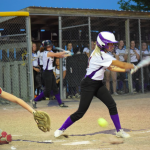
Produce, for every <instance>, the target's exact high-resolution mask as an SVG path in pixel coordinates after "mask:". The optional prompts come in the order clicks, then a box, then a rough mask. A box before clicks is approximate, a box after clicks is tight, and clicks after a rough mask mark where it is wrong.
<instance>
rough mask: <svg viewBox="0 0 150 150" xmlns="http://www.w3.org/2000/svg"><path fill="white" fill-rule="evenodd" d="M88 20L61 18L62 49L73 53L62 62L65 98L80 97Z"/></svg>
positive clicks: (86, 61) (84, 66)
mask: <svg viewBox="0 0 150 150" xmlns="http://www.w3.org/2000/svg"><path fill="white" fill-rule="evenodd" d="M88 44H89V34H88V18H87V17H77V16H65V17H62V47H63V48H64V49H66V50H69V51H71V52H73V53H74V55H73V56H71V57H67V58H66V59H64V60H63V65H64V66H65V67H66V78H65V80H64V85H65V87H66V93H67V94H66V96H67V98H75V97H76V98H79V97H80V82H81V80H82V79H83V77H84V76H85V74H86V67H87V63H88V56H87V55H86V53H84V52H83V49H84V48H88Z"/></svg>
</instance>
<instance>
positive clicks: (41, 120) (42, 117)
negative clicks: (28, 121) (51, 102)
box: [33, 111, 50, 132]
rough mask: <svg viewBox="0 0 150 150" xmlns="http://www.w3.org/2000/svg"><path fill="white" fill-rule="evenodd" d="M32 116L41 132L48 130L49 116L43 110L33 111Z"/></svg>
mask: <svg viewBox="0 0 150 150" xmlns="http://www.w3.org/2000/svg"><path fill="white" fill-rule="evenodd" d="M33 116H34V120H35V122H36V123H37V126H38V128H39V129H40V130H42V131H43V132H47V131H50V117H49V115H48V114H47V113H45V112H43V111H34V112H33Z"/></svg>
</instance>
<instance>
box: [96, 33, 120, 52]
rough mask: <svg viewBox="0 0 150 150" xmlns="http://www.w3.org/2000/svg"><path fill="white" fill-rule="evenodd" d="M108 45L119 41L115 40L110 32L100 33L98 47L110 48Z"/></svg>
mask: <svg viewBox="0 0 150 150" xmlns="http://www.w3.org/2000/svg"><path fill="white" fill-rule="evenodd" d="M108 43H118V41H116V40H115V36H114V34H113V33H111V32H108V31H103V32H100V33H99V34H98V36H97V43H96V44H97V46H98V47H99V48H101V49H104V48H108V45H107V44H108Z"/></svg>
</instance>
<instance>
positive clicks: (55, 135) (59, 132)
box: [54, 130, 64, 138]
mask: <svg viewBox="0 0 150 150" xmlns="http://www.w3.org/2000/svg"><path fill="white" fill-rule="evenodd" d="M63 133H64V131H63V130H56V131H55V132H54V137H56V138H57V137H59V136H61V135H62V134H63Z"/></svg>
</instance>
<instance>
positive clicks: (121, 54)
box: [116, 40, 126, 94]
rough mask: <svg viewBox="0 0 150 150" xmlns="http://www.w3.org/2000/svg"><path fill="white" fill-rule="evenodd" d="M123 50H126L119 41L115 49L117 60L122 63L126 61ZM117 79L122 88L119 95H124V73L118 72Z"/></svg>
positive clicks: (121, 41) (122, 42)
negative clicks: (120, 82)
mask: <svg viewBox="0 0 150 150" xmlns="http://www.w3.org/2000/svg"><path fill="white" fill-rule="evenodd" d="M125 50H126V49H125V48H124V41H123V40H120V41H119V45H118V48H116V55H117V56H118V57H119V60H120V61H122V62H125V61H126V59H125ZM119 79H120V81H122V83H123V88H122V87H121V89H120V90H121V91H120V93H121V94H124V93H126V81H125V79H126V73H125V72H120V73H119Z"/></svg>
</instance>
